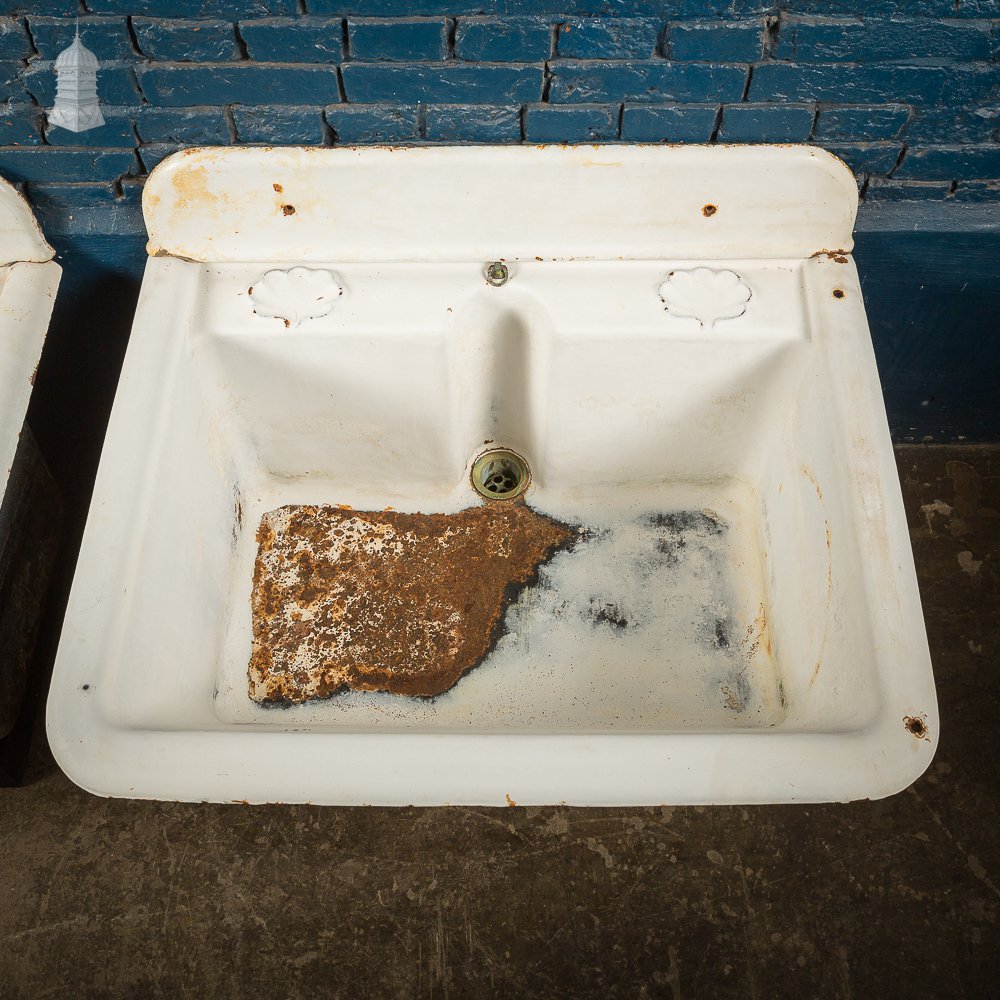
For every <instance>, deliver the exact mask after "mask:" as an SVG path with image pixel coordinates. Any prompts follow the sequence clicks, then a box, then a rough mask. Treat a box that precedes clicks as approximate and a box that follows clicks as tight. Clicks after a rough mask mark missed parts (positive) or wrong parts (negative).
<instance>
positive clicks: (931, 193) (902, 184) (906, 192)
mask: <svg viewBox="0 0 1000 1000" xmlns="http://www.w3.org/2000/svg"><path fill="white" fill-rule="evenodd" d="M950 194H951V184H950V182H947V181H930V182H922V181H896V180H885V179H883V178H880V177H879V178H873V179H872V181H871V182H870V183H869V185H868V190H867V192H866V193H865V200H866V201H881V202H890V201H892V202H896V201H944V199H945V198H947V197H948V196H949V195H950Z"/></svg>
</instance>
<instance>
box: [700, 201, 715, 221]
mask: <svg viewBox="0 0 1000 1000" xmlns="http://www.w3.org/2000/svg"><path fill="white" fill-rule="evenodd" d="M718 211H719V206H718V205H711V204H709V205H705V206H704V207H703V208H702V210H701V214H702V215H704V216H705V218H706V219H707V218H709V217H710V216H713V215H715V213H716V212H718Z"/></svg>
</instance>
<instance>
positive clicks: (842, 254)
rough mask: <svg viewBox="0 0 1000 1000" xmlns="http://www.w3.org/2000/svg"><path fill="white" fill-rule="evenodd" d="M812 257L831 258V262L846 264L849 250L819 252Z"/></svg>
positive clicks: (811, 255)
mask: <svg viewBox="0 0 1000 1000" xmlns="http://www.w3.org/2000/svg"><path fill="white" fill-rule="evenodd" d="M810 257H829V259H830V260H832V261H835V262H836V263H838V264H846V263H847V260H848V251H847V250H817V251H816V252H815V253H814V254H810Z"/></svg>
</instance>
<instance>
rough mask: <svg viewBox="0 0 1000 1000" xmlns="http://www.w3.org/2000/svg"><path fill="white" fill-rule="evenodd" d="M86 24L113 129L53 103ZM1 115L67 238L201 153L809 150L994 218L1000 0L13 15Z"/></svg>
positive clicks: (363, 4)
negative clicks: (769, 146) (797, 146)
mask: <svg viewBox="0 0 1000 1000" xmlns="http://www.w3.org/2000/svg"><path fill="white" fill-rule="evenodd" d="M81 11H85V13H80V12H81ZM77 15H79V16H77ZM77 27H79V31H80V35H81V37H82V39H83V40H84V42H85V44H86V45H87V46H88V47H90V48H91V49H92V50H93V51H94V52H95V53H96V54H97V56H98V58H99V59H100V60H101V70H100V74H99V91H100V96H101V100H102V105H103V107H104V110H105V116H106V118H107V124H106V125H105V126H104V127H103V128H101V129H97V130H94V131H92V132H88V133H79V134H74V133H71V132H67V131H66V130H64V129H61V128H58V127H50V126H49V125H48V123H47V120H46V109H48V108H51V106H52V101H53V98H54V96H55V76H54V72H53V67H52V61H53V59H54V58H55V56H56V55H57V54H58V53H59V52H60V51H61V50H62V49H63V48H64V47H65V46H66V45H68V44H69V43H70V41H71V40H72V37H73V34H74V32H75V31H76V30H77ZM0 101H2V102H3V115H2V118H0V124H2V128H0V173H2V174H3V175H4V176H6V177H7V178H9V179H11V180H13V181H15V182H17V183H19V184H23V185H24V188H25V190H26V193H27V194H28V196H29V198H32V197H35V195H36V193H37V199H36V204H37V205H38V207H39V208H40V210H41V213H42V218H43V222H44V223H45V224H46V225H49V226H53V227H56V228H60V227H65V228H67V229H72V227H73V225H75V224H77V223H75V222H74V219H77V218H82V217H85V216H86V213H84V215H83V216H76V215H74V213H73V211H72V206H73V204H74V201H73V199H74V198H76V199H79V202H80V204H81V205H86V206H90V207H93V205H94V204H95V203H96V202H97V201H100V199H101V198H112V199H114V198H118V199H119V201H121V200H122V199H124V198H125V192H126V191H128V192H129V195H130V198H131V200H130V201H128V205H129V206H130V208H131V209H132V210H134V211H135V212H136V213H137V212H138V207H137V206H138V199H137V198H135V197H134V193H135V191H137V190H141V187H142V183H143V180H144V178H145V176H146V175H147V174H148V172H149V170H151V169H152V168H153V167H154V166H155V164H156V163H158V162H160V160H162V159H163V157H165V156H167V155H169V153H170V152H172V151H174V150H175V149H178V148H181V147H183V146H186V145H193V144H223V145H226V144H239V143H269V144H271V143H273V144H279V145H280V144H288V143H308V144H316V145H336V144H344V143H379V142H384V143H434V142H447V143H460V142H481V143H494V142H495V143H512V142H513V143H516V142H761V141H774V142H807V143H815V144H818V145H821V146H824V147H825V148H828V149H830V150H832V151H833V152H836V153H837V154H838V155H840V156H842V157H843V158H844V159H845V160H846V161H847V162H848V164H850V165H851V167H852V168H853V169H854V170H855V171H856V172H857V173H858V180H859V188H860V191H861V195H862V197H863V198H866V199H870V200H878V199H884V200H885V201H887V202H898V201H913V202H920V203H926V202H928V201H933V200H939V201H951V202H953V203H956V204H958V203H966V202H967V203H982V202H989V201H991V200H997V198H998V197H1000V195H998V191H1000V0H905V2H904V0H875V2H873V3H869V4H853V5H850V4H845V3H844V2H843V0H775V2H773V3H768V2H765V0H673V2H670V3H667V2H666V0H478V2H477V0H352V2H351V3H349V4H345V3H343V2H342V0H233V2H228V0H156V2H154V0H144V2H142V0H87V3H86V4H85V5H84V4H80V3H79V2H78V0H40V2H37V3H30V2H21V3H18V2H9V0H0ZM60 185H65V190H64V192H63V195H62V196H57V194H58V191H59V189H60ZM95 199H96V201H95ZM109 218H110V216H109ZM113 218H114V220H115V224H116V225H118V224H120V222H121V220H122V219H125V218H127V213H125V212H122V213H117V214H115V215H114V216H113ZM134 225H135V226H136V227H138V226H140V225H141V220H139V217H138V215H136V216H135V219H134Z"/></svg>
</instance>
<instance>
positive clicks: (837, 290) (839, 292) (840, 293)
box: [833, 288, 844, 299]
mask: <svg viewBox="0 0 1000 1000" xmlns="http://www.w3.org/2000/svg"><path fill="white" fill-rule="evenodd" d="M833 297H834V298H835V299H842V298H843V297H844V289H843V288H835V289H834V290H833Z"/></svg>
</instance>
